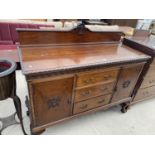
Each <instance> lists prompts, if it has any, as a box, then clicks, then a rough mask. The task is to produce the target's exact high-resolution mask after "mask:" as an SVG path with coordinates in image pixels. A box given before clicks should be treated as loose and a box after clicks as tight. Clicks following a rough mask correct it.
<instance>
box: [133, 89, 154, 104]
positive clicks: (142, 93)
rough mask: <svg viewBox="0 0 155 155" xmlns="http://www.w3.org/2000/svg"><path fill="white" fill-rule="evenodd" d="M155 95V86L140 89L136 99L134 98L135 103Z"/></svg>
mask: <svg viewBox="0 0 155 155" xmlns="http://www.w3.org/2000/svg"><path fill="white" fill-rule="evenodd" d="M154 95H155V86H153V87H149V88H143V89H139V90H138V92H137V94H136V96H135V98H134V101H138V100H143V99H145V98H147V97H151V96H154Z"/></svg>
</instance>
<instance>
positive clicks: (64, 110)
mask: <svg viewBox="0 0 155 155" xmlns="http://www.w3.org/2000/svg"><path fill="white" fill-rule="evenodd" d="M73 81H74V77H65V78H62V79H61V78H59V79H49V80H45V81H44V80H41V81H40V82H38V81H37V82H35V81H34V82H32V83H31V84H30V93H32V94H33V95H32V98H31V95H30V99H31V104H33V105H32V106H33V108H32V109H33V110H34V118H33V119H34V122H35V123H34V126H39V125H44V124H47V123H50V122H53V121H57V120H59V119H62V118H65V117H67V116H70V115H71V111H72V104H71V100H72V90H73Z"/></svg>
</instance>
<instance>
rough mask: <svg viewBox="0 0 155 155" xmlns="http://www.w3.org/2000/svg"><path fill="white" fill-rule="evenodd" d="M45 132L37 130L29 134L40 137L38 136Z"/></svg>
mask: <svg viewBox="0 0 155 155" xmlns="http://www.w3.org/2000/svg"><path fill="white" fill-rule="evenodd" d="M45 131H46V129H42V130H38V131H31V134H32V135H40V134H42V133H43V132H45Z"/></svg>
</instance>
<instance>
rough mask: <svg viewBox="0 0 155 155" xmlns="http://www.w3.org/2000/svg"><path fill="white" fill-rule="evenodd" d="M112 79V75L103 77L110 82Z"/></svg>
mask: <svg viewBox="0 0 155 155" xmlns="http://www.w3.org/2000/svg"><path fill="white" fill-rule="evenodd" d="M110 78H112V75H106V76H104V77H103V79H104V80H108V79H110Z"/></svg>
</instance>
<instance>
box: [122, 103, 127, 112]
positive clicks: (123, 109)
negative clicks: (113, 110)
mask: <svg viewBox="0 0 155 155" xmlns="http://www.w3.org/2000/svg"><path fill="white" fill-rule="evenodd" d="M121 106H122V108H121V112H122V113H126V112H127V111H128V109H129V105H128V104H126V103H123V104H122V105H121Z"/></svg>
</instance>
